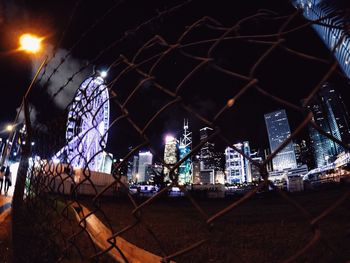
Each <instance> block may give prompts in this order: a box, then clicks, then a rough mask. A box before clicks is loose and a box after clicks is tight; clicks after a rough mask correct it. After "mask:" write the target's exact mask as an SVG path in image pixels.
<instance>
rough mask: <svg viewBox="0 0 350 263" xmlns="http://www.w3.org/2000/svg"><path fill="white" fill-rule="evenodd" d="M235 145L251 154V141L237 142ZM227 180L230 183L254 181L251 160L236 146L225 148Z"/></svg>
mask: <svg viewBox="0 0 350 263" xmlns="http://www.w3.org/2000/svg"><path fill="white" fill-rule="evenodd" d="M234 147H235V148H236V149H238V150H239V151H241V152H243V153H244V154H246V155H247V156H250V147H249V142H247V141H245V142H243V143H236V144H234ZM225 160H226V169H225V170H226V181H227V182H228V183H229V184H234V183H244V182H251V181H252V173H251V165H250V163H249V160H248V159H247V158H245V157H244V156H243V155H242V154H241V153H239V152H238V151H236V150H235V149H234V148H231V147H227V148H226V149H225Z"/></svg>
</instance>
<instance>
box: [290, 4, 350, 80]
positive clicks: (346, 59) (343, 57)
mask: <svg viewBox="0 0 350 263" xmlns="http://www.w3.org/2000/svg"><path fill="white" fill-rule="evenodd" d="M292 3H293V5H294V6H295V7H296V8H298V9H299V10H302V12H303V15H304V17H305V18H306V19H308V20H312V21H318V23H315V24H313V25H312V27H313V28H314V30H315V31H316V32H317V34H318V35H319V36H320V38H321V39H322V40H323V42H324V43H325V45H326V46H327V47H328V48H329V49H330V50H331V51H333V50H334V56H335V57H336V59H337V60H338V62H339V65H340V67H341V68H342V70H343V71H344V73H345V74H346V75H347V76H348V77H350V35H349V33H348V32H346V28H347V27H348V26H349V18H348V17H346V16H345V15H344V14H345V12H343V13H342V11H344V9H345V8H349V1H339V0H332V1H329V0H293V1H292Z"/></svg>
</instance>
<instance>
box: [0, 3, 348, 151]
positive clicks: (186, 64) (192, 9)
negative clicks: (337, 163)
mask: <svg viewBox="0 0 350 263" xmlns="http://www.w3.org/2000/svg"><path fill="white" fill-rule="evenodd" d="M100 2H101V3H100ZM183 2H184V1H180V0H179V1H164V0H163V1H160V0H157V1H152V0H151V1H112V0H104V1H72V0H61V1H44V0H36V1H34V0H32V1H24V0H21V1H14V0H12V1H6V3H4V2H3V3H2V4H1V6H0V10H1V11H0V16H1V18H0V30H1V32H0V37H1V44H0V54H1V56H0V74H1V79H2V95H1V103H0V107H1V109H0V124H1V125H2V126H3V125H5V123H7V122H9V121H11V120H13V118H14V117H15V114H16V108H17V107H18V106H19V104H20V101H21V96H22V95H23V93H24V91H25V90H26V87H27V86H28V84H29V82H30V78H31V76H32V71H33V70H34V68H33V63H32V62H33V61H32V59H31V58H30V57H29V56H28V55H24V54H21V53H19V52H13V51H12V50H14V49H15V48H16V45H17V35H19V34H20V33H22V32H26V31H31V32H34V33H37V34H39V35H42V36H45V44H47V45H50V46H51V48H52V47H55V46H57V45H59V46H58V48H59V49H58V50H57V52H58V53H57V54H58V55H57V57H56V60H59V59H60V58H62V57H64V56H65V55H66V54H67V52H68V50H70V52H71V56H69V57H67V60H66V61H65V62H64V63H63V64H64V65H63V66H62V68H61V72H60V73H59V74H57V78H56V79H53V80H52V82H51V83H50V85H49V86H48V87H43V84H45V81H42V82H41V83H39V85H37V86H35V88H34V90H33V94H32V95H31V97H30V101H31V103H32V104H33V106H34V108H35V113H36V117H35V118H36V119H35V121H36V122H37V123H44V124H46V123H48V122H50V123H52V122H55V118H56V117H57V116H60V117H61V119H60V121H61V122H62V118H63V119H64V117H62V116H65V114H66V113H65V111H64V103H66V102H67V101H69V98H70V97H71V96H72V94H74V92H75V89H76V88H77V85H79V84H78V83H80V81H81V80H83V79H84V78H85V77H87V76H88V74H89V72H91V68H92V65H96V67H97V68H105V67H108V66H109V65H111V63H113V62H114V61H116V60H117V59H118V58H119V56H120V54H123V55H125V56H126V57H128V58H130V57H132V56H133V55H134V54H135V53H136V52H137V50H138V49H139V48H140V47H141V46H142V45H143V44H144V43H145V42H146V41H147V40H149V39H150V38H151V37H153V36H154V35H160V36H162V37H163V38H164V39H166V40H167V41H168V42H169V43H175V41H176V39H178V38H179V36H180V35H181V34H182V33H183V32H184V31H185V30H186V28H188V26H189V25H190V24H192V23H193V22H195V21H196V20H198V19H200V18H201V17H203V16H210V17H213V18H214V19H215V20H217V21H219V22H220V23H221V24H222V25H223V27H225V26H226V27H229V26H232V25H234V24H235V23H236V22H237V21H238V20H240V19H242V18H244V17H247V16H249V15H252V14H255V13H257V12H258V10H259V9H269V10H273V11H274V12H276V13H278V14H280V15H290V14H292V13H293V12H294V11H295V10H294V8H293V7H292V6H291V5H290V4H289V2H288V1H283V0H276V1H268V0H261V1H256V0H249V1H247V0H245V1H243V0H240V1H234V3H233V1H224V0H222V1H198V0H194V1H190V2H189V3H188V4H186V5H184V6H183V7H181V8H179V9H177V10H175V11H173V12H171V13H169V14H164V15H162V16H161V17H160V18H158V19H157V18H155V17H156V16H157V15H159V14H160V13H161V12H163V11H164V10H167V9H169V8H171V7H173V6H176V5H178V4H180V3H183ZM76 3H77V4H76ZM75 8H76V9H75ZM74 10H76V11H75V12H74V13H73V11H74ZM106 12H107V13H106ZM72 14H73V15H72ZM104 14H105V15H104ZM70 18H72V19H70ZM151 18H155V19H154V20H152V22H150V23H146V24H145V25H142V23H143V22H144V21H147V20H149V19H151ZM285 20H286V18H281V19H274V20H272V19H264V18H259V19H258V18H257V19H252V20H250V21H249V22H247V23H245V24H242V25H241V27H240V29H239V31H238V32H237V34H240V35H255V34H269V33H275V32H276V31H277V30H278V28H279V27H280V26H281V23H282V22H283V21H285ZM302 23H304V21H303V19H302V18H301V17H300V16H299V17H297V18H296V19H294V20H293V22H292V23H291V25H290V27H291V28H292V27H295V26H297V25H300V24H302ZM140 25H142V26H140ZM138 26H140V27H139V28H138V29H137V31H132V32H129V33H128V34H127V35H126V34H125V32H127V31H128V30H130V29H133V28H137V27H138ZM29 29H30V30H29ZM222 33H223V31H220V30H213V29H211V28H208V27H204V26H201V27H198V29H196V30H194V31H193V32H192V33H191V34H190V35H189V36H188V37H187V39H185V40H184V41H185V42H186V43H191V42H195V41H197V40H203V39H210V38H215V37H218V36H219V35H220V34H222ZM231 35H232V34H231ZM62 36H63V38H62ZM123 36H124V37H123ZM121 38H122V39H123V41H120V42H118V44H116V45H114V46H113V47H111V48H107V47H109V46H110V45H111V43H113V42H115V41H116V40H118V39H121ZM61 40H62V41H61ZM269 40H271V39H269ZM284 45H285V46H287V47H290V48H293V49H295V50H299V51H303V52H305V53H308V54H312V55H314V56H317V57H321V58H324V59H329V58H330V55H329V52H328V51H327V49H326V48H325V47H324V45H323V44H322V43H321V42H320V40H319V39H318V37H317V35H316V34H315V33H314V32H313V30H312V29H311V28H304V29H302V30H298V31H297V32H294V33H290V34H288V35H286V36H285V42H284ZM268 47H269V46H268V45H263V44H257V43H251V42H250V43H248V42H247V41H225V42H224V43H223V44H222V45H220V46H219V48H217V49H216V50H215V52H214V58H215V59H214V62H215V63H217V64H218V65H220V66H222V67H225V68H227V69H231V70H233V71H235V72H239V73H241V74H248V72H249V70H250V69H251V68H252V66H253V65H254V63H255V62H256V61H257V60H258V59H259V58H260V57H261V55H262V54H263V53H264V52H265V51H266V50H267V48H268ZM162 48H164V47H161V46H159V45H158V46H156V47H155V48H150V49H148V50H147V51H146V52H144V53H142V55H141V58H146V57H149V56H151V54H155V53H157V52H159V51H160V50H162ZM208 49H209V45H196V46H195V47H192V48H187V49H186V50H185V51H186V52H188V53H191V54H196V55H201V56H204V55H205V54H206V52H207V51H208ZM101 51H102V53H101ZM98 54H100V56H99V57H98V59H96V57H97V56H98ZM39 60H40V58H39ZM56 62H57V61H56ZM86 64H90V66H89V67H87V70H86V71H84V72H83V73H82V74H80V75H78V76H76V82H75V83H73V85H70V86H68V87H67V88H66V89H65V90H64V91H63V92H62V93H61V94H60V96H61V97H58V98H57V99H58V100H57V101H56V102H54V103H52V101H51V100H50V97H51V95H52V94H53V93H54V92H55V91H57V90H58V89H59V87H60V86H62V85H63V84H64V83H65V81H66V80H67V79H68V78H69V77H70V75H71V74H73V73H74V72H75V71H77V70H78V69H79V68H80V67H81V66H82V65H86ZM197 64H198V62H197V61H196V60H194V59H191V58H189V57H186V56H185V55H183V54H181V52H174V53H172V54H171V55H170V56H168V57H167V58H166V59H164V60H163V61H162V63H161V64H160V66H159V67H158V68H157V69H156V70H155V72H154V75H155V76H156V80H157V82H158V83H160V84H161V85H163V86H164V87H166V88H167V89H169V90H174V89H175V87H176V86H177V84H178V83H179V82H181V80H183V79H184V77H185V76H186V74H188V73H189V72H190V71H191V70H192V69H193V67H195V66H196V65H197ZM36 65H37V64H36ZM149 68H150V65H147V64H146V65H145V66H144V68H143V69H144V70H147V69H149ZM122 69H123V67H118V66H117V67H113V68H112V69H111V70H110V72H109V76H108V78H107V82H108V81H112V80H113V78H115V77H116V76H117V75H118V74H119V72H120V71H121V70H122ZM326 70H327V65H324V64H322V63H320V62H314V61H307V60H304V59H301V58H299V57H296V56H295V55H292V54H291V53H289V52H286V51H283V50H281V49H279V50H276V51H274V52H273V53H272V54H271V55H269V57H268V58H267V59H266V60H265V61H264V63H263V64H262V65H261V66H260V67H259V68H258V69H257V71H256V75H255V76H256V77H257V78H258V79H259V85H260V87H261V88H263V89H264V90H265V91H267V92H269V93H272V94H274V95H276V96H280V97H281V98H283V99H286V100H288V101H290V102H292V103H295V104H299V101H300V100H301V99H302V98H303V97H305V96H306V95H307V94H308V93H309V92H310V91H311V90H312V88H313V87H314V86H315V85H316V84H317V83H318V82H319V81H320V79H321V78H322V76H323V75H324V74H325V72H326ZM58 76H59V77H58ZM140 79H141V78H140V76H139V75H137V74H134V73H132V72H131V73H128V74H125V77H124V78H123V79H122V80H121V81H119V82H117V85H115V86H114V87H113V90H115V91H116V92H117V93H118V99H119V101H121V102H123V101H124V100H125V99H126V97H127V96H128V95H129V94H130V92H131V91H132V90H133V89H134V88H135V87H136V85H137V83H138V81H140ZM333 79H334V81H338V79H339V78H338V77H336V76H334V77H333ZM44 80H45V79H44ZM244 84H245V82H244V81H241V80H239V79H237V78H233V77H230V76H228V75H226V74H223V73H220V72H218V71H216V70H214V69H213V68H212V67H211V66H210V65H208V66H206V67H203V68H202V69H201V70H200V71H199V72H198V73H197V74H194V75H193V76H192V77H191V79H190V81H189V82H188V83H187V84H186V85H185V86H184V88H183V89H182V91H181V92H180V93H179V95H180V96H181V97H182V98H183V101H184V103H185V104H186V105H189V106H191V107H192V108H193V109H194V110H195V111H196V112H198V113H200V114H202V115H203V116H205V117H208V118H212V117H214V115H215V113H216V112H217V111H218V110H219V109H220V108H221V107H222V106H223V105H225V103H226V101H227V100H228V99H229V98H231V97H232V96H233V95H235V94H236V93H237V92H238V91H239V90H240V89H241V88H242V87H243V86H244ZM345 89H346V86H344V85H339V90H340V92H341V93H343V94H344V90H345ZM50 94H51V95H50ZM343 97H344V96H343ZM344 99H345V102H346V103H347V104H349V101H348V100H347V98H346V97H344ZM169 101H170V97H169V96H167V95H164V94H163V93H162V92H160V91H159V90H157V89H156V88H154V84H153V83H152V82H148V83H146V84H145V85H144V86H143V87H142V89H141V90H140V91H139V92H138V93H137V96H135V98H134V99H133V100H132V101H131V102H130V104H129V105H128V110H129V113H130V116H131V117H132V118H133V119H134V120H135V122H136V123H137V124H138V125H140V126H141V127H142V126H143V125H145V123H146V122H147V120H148V119H149V118H151V117H152V115H153V114H154V113H155V112H156V111H157V110H158V109H159V108H161V107H162V106H164V105H165V104H166V103H167V102H169ZM112 108H113V109H112V114H111V118H112V119H114V118H116V117H118V116H119V114H120V111H119V110H117V107H115V106H114V105H113V104H112ZM281 108H285V107H284V106H283V105H279V104H277V103H275V102H273V101H272V100H271V99H269V98H266V97H263V96H262V95H261V94H259V93H258V92H256V91H255V90H250V91H249V92H247V93H246V94H244V96H242V98H241V99H239V100H238V102H237V103H236V104H235V105H234V107H233V108H232V109H230V110H229V111H228V112H226V113H225V114H224V115H223V116H222V118H220V120H219V121H218V123H217V124H218V125H219V126H220V127H221V128H222V130H223V133H224V134H225V136H227V137H228V138H229V139H230V140H231V141H232V142H235V141H242V140H249V141H250V142H251V145H252V146H253V148H257V147H266V146H267V135H266V129H265V124H264V119H263V115H264V113H267V112H270V111H274V110H278V109H281ZM287 114H288V116H289V119H290V125H291V127H292V129H294V128H295V127H296V126H297V124H298V123H299V122H300V121H301V119H302V118H301V115H300V114H299V113H295V112H293V111H290V110H289V109H287ZM184 117H186V118H189V119H190V126H191V129H192V131H193V132H194V139H195V141H196V140H198V132H197V130H198V129H199V128H200V127H202V126H203V124H202V123H200V122H199V121H198V120H196V118H194V116H193V115H191V114H188V113H186V112H185V111H184V110H183V109H181V107H173V108H171V109H169V110H167V111H166V112H165V113H163V114H162V115H161V116H160V117H159V118H158V120H157V121H156V123H155V124H154V125H152V127H150V129H149V130H147V131H146V134H147V136H148V137H149V138H150V139H151V141H152V143H154V145H155V147H156V148H159V150H161V143H160V141H161V140H162V137H163V136H164V134H166V133H168V132H171V133H173V134H174V135H177V136H179V135H180V128H181V125H182V119H183V118H184ZM57 122H58V121H57ZM63 122H64V120H63ZM303 134H304V135H302V136H305V134H306V132H304V133H303ZM1 136H2V137H5V136H6V134H4V133H3V134H2V135H1ZM137 137H138V136H137V133H136V132H135V131H134V129H133V128H132V127H131V126H130V125H129V124H128V123H127V121H121V122H120V123H119V124H118V126H116V127H113V129H112V130H111V132H110V143H109V147H110V149H111V151H113V152H114V153H116V152H118V151H119V149H125V148H127V146H129V145H135V144H137V142H139V141H140V140H138V139H137ZM218 144H219V145H220V142H218ZM120 152H123V150H120ZM119 155H123V154H122V153H119Z"/></svg>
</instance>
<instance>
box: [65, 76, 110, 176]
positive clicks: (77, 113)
mask: <svg viewBox="0 0 350 263" xmlns="http://www.w3.org/2000/svg"><path fill="white" fill-rule="evenodd" d="M109 107H110V106H109V93H108V89H107V87H106V85H105V84H104V80H103V78H102V77H89V78H87V79H86V80H85V81H83V83H82V84H81V85H80V87H79V89H78V90H77V92H76V94H75V97H74V100H73V102H72V104H71V106H70V108H69V113H68V120H67V129H66V140H67V145H66V147H65V153H66V155H67V159H68V162H69V163H70V164H71V165H72V166H73V167H79V168H85V167H88V168H89V169H90V170H92V171H100V170H101V169H102V167H101V166H102V162H103V154H102V152H103V150H104V148H105V147H106V145H107V136H108V134H107V131H108V128H109Z"/></svg>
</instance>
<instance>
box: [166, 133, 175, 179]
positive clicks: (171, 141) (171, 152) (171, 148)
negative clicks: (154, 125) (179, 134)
mask: <svg viewBox="0 0 350 263" xmlns="http://www.w3.org/2000/svg"><path fill="white" fill-rule="evenodd" d="M176 162H177V140H176V138H175V137H173V136H171V135H167V136H166V137H165V147H164V163H165V164H167V165H168V166H169V167H170V168H171V167H172V166H174V164H176ZM164 180H165V181H169V180H170V169H169V168H167V167H166V166H164Z"/></svg>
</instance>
